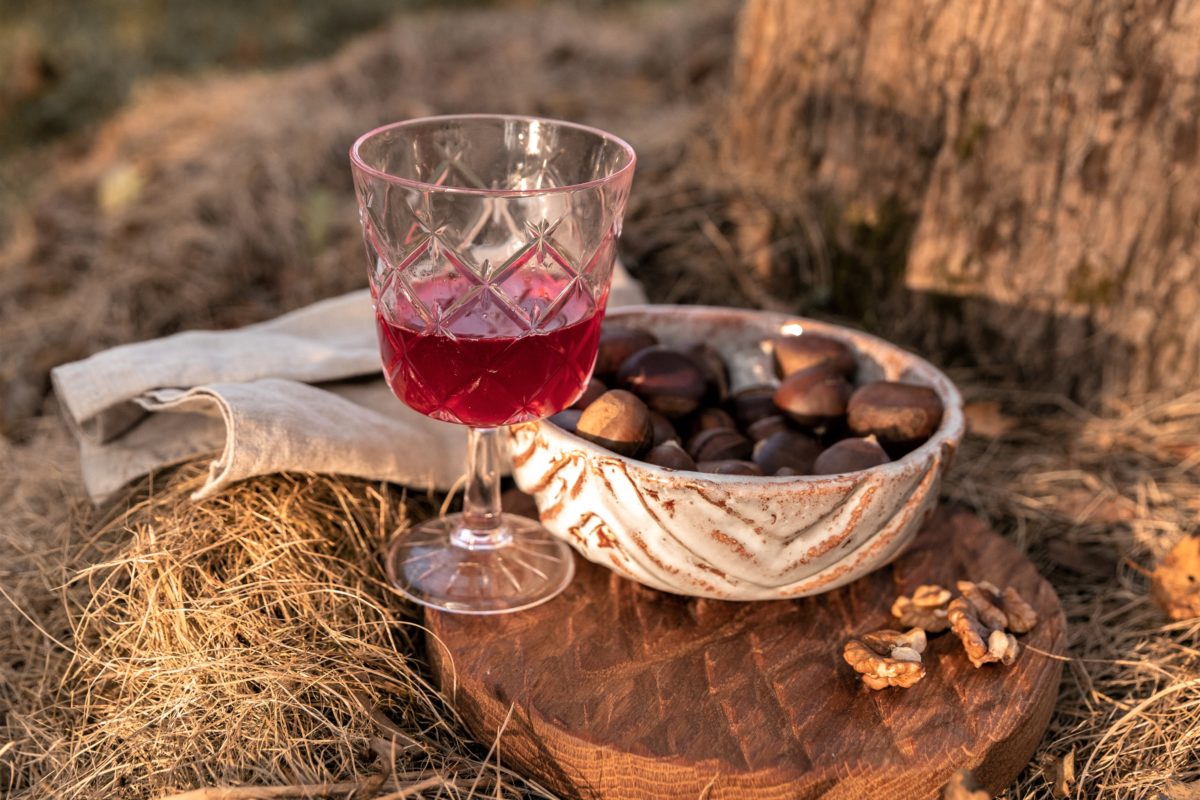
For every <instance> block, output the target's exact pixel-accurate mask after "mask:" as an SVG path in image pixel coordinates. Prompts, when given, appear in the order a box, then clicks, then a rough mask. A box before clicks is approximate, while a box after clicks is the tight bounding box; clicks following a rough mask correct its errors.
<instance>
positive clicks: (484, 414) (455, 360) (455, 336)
mask: <svg viewBox="0 0 1200 800" xmlns="http://www.w3.org/2000/svg"><path fill="white" fill-rule="evenodd" d="M513 283H516V285H515V286H505V287H504V289H505V290H506V291H505V294H504V296H503V297H501V296H500V295H499V292H498V291H497V292H491V291H489V290H488V289H487V288H486V287H479V288H478V289H477V290H476V295H475V296H474V297H473V298H471V299H470V300H468V302H467V303H466V304H462V303H459V308H458V309H457V313H456V312H455V311H454V310H452V311H451V313H450V314H449V315H445V316H444V317H443V319H442V321H441V324H440V325H439V324H436V323H434V322H432V321H429V320H428V318H429V317H432V316H434V314H431V313H430V311H429V309H442V308H447V307H448V308H451V309H454V301H455V299H456V297H455V292H456V291H457V287H455V286H453V285H451V282H448V281H445V280H436V279H435V280H430V281H426V282H424V283H417V284H415V285H413V286H412V287H411V295H415V296H416V297H417V298H418V299H419V300H420V301H421V303H422V306H423V308H422V310H421V311H418V310H417V309H416V308H415V307H414V304H412V303H411V302H410V301H409V300H408V299H407V298H408V296H409V293H388V294H385V295H383V296H382V297H380V298H379V299H377V300H376V311H375V323H376V330H377V332H378V334H379V346H380V351H381V353H382V356H383V368H384V375H385V377H386V378H387V382H388V385H389V386H390V387H391V388H392V392H393V393H395V395H396V396H397V397H398V398H400V399H401V400H403V401H404V403H405V405H407V406H409V407H410V408H412V409H414V410H416V411H419V412H421V413H422V414H425V415H427V416H430V417H433V418H435V419H440V420H443V421H445V422H457V423H461V424H465V425H472V426H475V427H481V428H490V427H495V426H497V425H511V424H514V423H518V422H528V421H530V420H535V419H542V418H544V417H548V416H550V415H552V414H556V413H558V412H559V411H561V410H562V409H564V408H566V407H568V406H569V405H571V404H572V403H573V402H575V400H576V399H577V398H578V397H579V395H580V394H582V392H583V390H584V388H585V387H586V386H587V382H588V378H589V377H591V373H592V367H593V366H594V365H595V362H596V347H597V343H598V341H599V337H600V323H601V321H602V319H603V318H604V305H605V300H606V299H607V298H606V296H601V298H600V300H599V302H597V301H596V300H594V299H593V298H592V297H591V295H590V294H589V293H588V292H586V291H574V289H573V285H572V282H571V279H570V278H569V277H568V276H556V275H547V274H542V275H538V274H536V273H535V274H531V275H520V276H517V279H516V280H515V281H513ZM509 292H511V295H512V296H510V294H509ZM383 304H391V306H392V307H391V308H385V307H384V306H383ZM397 305H399V306H401V307H400V308H397V307H396V306H397ZM385 311H386V312H387V313H385ZM535 315H536V316H537V317H538V318H539V321H540V324H539V325H538V329H539V330H537V331H536V332H532V331H529V330H527V327H528V323H527V322H526V321H525V320H526V319H528V318H529V317H532V316H535ZM389 317H390V318H391V319H393V320H403V321H404V322H402V323H401V324H396V323H393V322H391V321H390V320H389Z"/></svg>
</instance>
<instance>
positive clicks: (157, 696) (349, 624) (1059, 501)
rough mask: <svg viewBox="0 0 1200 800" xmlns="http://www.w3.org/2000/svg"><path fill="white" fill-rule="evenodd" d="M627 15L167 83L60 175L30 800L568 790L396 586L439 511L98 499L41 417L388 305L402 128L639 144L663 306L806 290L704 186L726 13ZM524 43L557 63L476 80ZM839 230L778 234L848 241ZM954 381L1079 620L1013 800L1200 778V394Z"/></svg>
mask: <svg viewBox="0 0 1200 800" xmlns="http://www.w3.org/2000/svg"><path fill="white" fill-rule="evenodd" d="M624 13H625V14H626V16H624V17H620V18H616V17H603V16H601V17H599V18H587V19H586V20H583V19H581V18H580V17H578V16H573V15H571V14H569V13H567V12H561V13H560V12H554V13H553V14H546V13H545V12H538V13H533V12H530V13H524V14H508V15H505V16H500V15H496V14H490V13H476V14H471V15H459V16H456V17H454V18H446V17H439V16H429V17H421V18H417V19H410V20H407V21H405V22H404V23H403V24H400V25H397V26H396V27H394V28H393V29H391V30H390V31H388V32H386V33H381V34H378V35H375V36H372V37H368V38H367V39H365V40H364V41H362V42H360V43H359V44H357V45H355V46H354V47H352V48H351V49H349V50H348V51H347V52H345V53H343V54H341V55H339V56H337V57H336V58H334V59H332V60H330V61H329V62H328V63H327V64H324V65H319V66H315V67H306V68H302V69H298V70H294V71H291V72H286V73H282V74H280V75H275V76H259V77H253V78H249V79H239V80H236V81H234V80H229V79H224V80H218V81H209V82H207V83H205V84H203V85H200V86H198V87H197V86H188V87H180V86H174V87H166V88H164V87H159V88H158V89H156V90H152V91H149V92H143V94H142V96H141V99H140V100H138V101H137V102H136V103H135V104H134V105H133V106H132V107H131V108H130V109H129V110H128V111H126V112H124V113H123V114H122V115H121V116H120V117H118V118H117V119H116V120H115V121H114V122H113V123H112V124H110V125H109V126H106V128H105V129H104V130H103V131H102V132H101V133H100V134H99V135H98V137H97V138H96V139H95V141H93V142H90V143H88V146H87V147H85V148H83V149H82V151H81V155H80V156H79V157H78V158H77V159H76V160H74V161H71V162H68V163H64V164H61V165H59V166H58V167H57V168H56V170H55V172H54V173H53V174H52V175H51V176H50V177H49V178H48V179H47V181H46V183H45V185H44V187H43V190H42V193H41V195H40V196H39V198H38V199H37V200H36V201H35V202H34V204H33V215H32V216H31V217H29V219H28V220H26V223H25V225H24V226H23V227H22V228H21V231H22V233H21V235H19V236H18V237H16V238H14V239H13V240H12V241H10V242H9V243H8V244H7V245H6V246H5V248H4V250H3V252H2V253H0V319H2V320H3V323H4V342H5V347H4V349H3V351H2V352H0V390H2V391H0V398H3V400H4V403H3V406H2V408H3V409H4V413H5V419H4V420H3V425H2V426H0V427H3V429H5V430H7V431H9V433H10V435H11V438H10V439H9V440H4V439H2V438H0V589H2V590H3V597H0V653H3V655H2V656H0V708H3V709H5V712H4V717H3V720H2V721H0V787H5V788H6V789H8V790H9V792H10V793H11V794H12V796H14V797H17V798H22V799H24V798H43V797H62V798H74V797H81V798H92V797H105V798H107V797H114V798H126V797H128V798H159V797H163V796H165V795H169V794H171V793H174V792H186V791H191V790H198V791H199V793H197V794H191V795H188V797H189V798H191V800H215V798H220V797H227V798H230V799H231V800H232V799H233V798H240V797H245V796H251V795H249V794H247V793H245V792H243V793H240V794H239V793H236V792H235V793H232V794H230V793H226V792H219V791H216V790H213V789H211V788H209V787H215V786H229V785H235V784H255V785H258V786H275V787H279V788H278V790H277V792H276V793H273V794H264V793H263V791H264V790H261V789H259V790H255V792H256V793H254V794H253V795H252V796H255V797H258V796H297V795H304V794H306V793H307V794H308V795H314V794H318V793H319V792H320V791H324V792H325V793H326V794H332V795H333V796H339V797H354V798H379V797H393V798H399V797H407V796H413V797H417V796H422V797H434V796H438V795H439V793H440V796H443V797H446V796H450V797H470V796H488V797H494V796H497V795H499V796H502V797H503V796H510V797H515V796H532V797H537V796H542V795H543V794H544V793H543V792H541V790H540V789H539V788H538V787H536V786H533V785H531V784H528V783H526V782H524V781H522V779H520V778H519V777H518V776H515V775H512V774H511V773H508V772H506V771H505V770H504V769H503V767H502V766H501V765H498V764H497V760H496V758H495V754H494V753H492V752H490V750H491V749H490V746H489V744H490V743H473V742H471V741H470V739H469V737H468V736H467V734H466V732H465V731H464V729H463V728H462V726H461V724H460V722H459V721H458V720H457V718H456V717H455V715H454V712H453V710H452V709H451V708H449V707H448V706H447V705H446V704H445V703H444V702H443V700H442V699H441V698H440V697H439V696H438V695H437V693H436V692H434V691H433V690H432V689H431V688H430V687H429V686H428V684H427V683H426V675H427V673H426V671H425V669H424V666H423V664H422V661H421V658H422V653H421V647H422V637H421V636H420V635H419V631H417V630H416V629H415V628H414V627H413V626H412V623H411V618H410V617H409V616H408V613H409V612H408V610H407V609H405V608H404V607H402V606H400V605H398V604H397V603H396V602H395V599H394V597H393V596H392V595H391V594H390V593H389V591H388V590H387V589H386V588H385V587H384V586H383V584H382V583H381V580H380V577H381V576H380V575H379V567H378V559H377V554H378V550H379V547H380V545H381V543H382V541H383V540H384V538H385V537H386V536H388V535H389V534H390V533H391V532H392V530H394V529H396V528H398V527H401V526H403V525H404V524H406V522H407V521H408V520H409V518H410V517H413V518H415V517H417V516H420V515H423V514H426V513H428V512H429V510H430V509H431V505H430V498H426V497H420V498H404V497H403V495H401V494H400V493H399V492H398V491H397V490H395V489H393V488H388V487H381V486H376V485H371V484H368V483H364V482H360V481H348V480H339V479H335V478H329V477H314V476H279V477H272V478H266V479H261V480H255V481H251V482H247V483H245V484H243V485H240V486H238V487H235V488H233V489H232V490H230V491H228V492H225V493H223V494H222V495H220V496H219V497H217V498H213V499H211V500H209V501H206V502H204V503H201V504H190V503H188V502H187V501H186V495H187V493H188V491H190V485H191V484H192V483H193V482H194V481H195V479H196V472H195V468H184V469H181V470H179V471H177V472H174V473H170V474H167V475H162V476H158V477H157V478H156V479H155V480H154V481H152V482H149V483H147V484H145V485H142V486H139V487H137V488H135V489H134V490H132V491H131V493H130V495H129V496H128V497H127V498H124V499H123V500H122V501H120V502H118V503H117V504H115V505H113V506H112V507H110V508H108V509H106V510H105V511H102V512H97V511H95V510H93V509H91V508H89V507H87V506H86V505H84V504H83V503H82V500H81V498H82V497H83V494H82V491H81V488H80V486H79V485H78V478H77V476H76V473H75V468H74V459H75V453H74V450H73V448H72V446H71V443H70V442H69V440H68V438H67V436H66V434H65V432H64V430H63V429H62V427H61V425H60V424H59V423H58V422H57V421H56V420H55V419H54V418H53V417H52V416H49V415H46V414H45V412H46V411H48V410H49V409H50V406H49V404H48V403H47V400H46V395H45V382H44V378H45V369H46V367H48V366H49V365H51V364H52V363H54V362H56V361H59V360H62V359H64V358H71V357H74V356H76V355H80V354H82V353H84V352H88V351H90V350H93V349H98V348H100V347H103V346H106V345H108V344H112V343H115V342H119V341H126V340H130V339H134V338H139V337H145V336H152V335H157V334H161V333H165V332H168V331H171V330H174V329H176V328H179V327H192V326H199V325H218V326H221V325H233V324H239V323H242V322H245V321H248V320H252V319H260V318H263V317H267V316H271V315H273V314H275V313H277V312H278V311H280V310H282V309H284V308H288V307H293V306H296V305H299V304H302V303H304V302H307V301H309V300H311V299H314V298H316V297H319V296H323V295H326V294H329V293H331V292H334V291H339V290H341V289H344V288H349V287H351V286H354V285H358V284H359V283H360V282H361V277H360V275H361V271H360V270H359V269H357V268H351V265H355V267H356V265H358V264H359V260H360V259H361V254H360V250H359V248H360V245H359V243H358V241H357V231H356V230H355V223H354V220H353V217H352V208H353V206H352V203H351V202H350V199H349V183H348V176H347V171H346V169H345V163H344V151H345V146H347V145H348V139H349V138H350V137H351V136H352V135H353V134H354V133H355V132H357V131H358V130H359V129H361V128H363V127H365V126H366V125H368V124H369V123H370V122H371V121H372V120H373V119H375V118H383V117H396V116H402V115H404V114H409V113H416V112H426V111H453V110H462V109H465V108H483V109H501V108H503V109H507V110H516V111H533V112H538V113H546V114H552V115H560V116H568V117H577V118H583V119H587V120H590V121H592V122H596V123H599V124H602V125H606V126H609V127H612V128H613V129H615V130H619V131H621V132H622V133H626V134H628V135H629V137H630V138H631V139H632V140H633V142H634V144H635V146H637V147H638V149H639V152H640V153H641V156H642V159H641V164H640V166H639V179H638V186H637V189H636V191H635V193H634V200H633V207H632V208H631V212H630V220H629V223H628V224H627V226H626V241H627V244H628V247H629V252H630V253H631V254H632V255H633V256H634V258H635V260H636V263H637V265H638V267H639V268H640V275H641V277H643V278H644V279H645V280H646V281H647V283H648V288H649V290H650V293H651V295H652V297H654V298H655V299H656V300H663V301H692V302H695V301H708V302H724V303H729V302H738V303H742V304H758V305H773V304H776V303H778V302H779V299H778V298H776V297H773V296H770V295H768V294H766V293H765V292H764V291H763V290H762V289H761V287H759V286H757V285H756V284H754V283H752V282H750V281H748V280H747V277H746V276H747V275H748V274H749V273H748V270H747V269H746V268H745V266H746V265H745V264H744V263H743V262H742V260H741V259H744V258H745V257H746V254H747V253H749V254H750V255H751V256H753V255H754V253H755V251H754V246H755V245H754V243H753V242H750V243H747V242H744V241H742V242H738V241H732V239H734V238H735V237H736V235H737V234H736V231H737V229H738V225H737V224H736V223H737V222H738V219H739V215H745V214H749V215H751V216H752V215H753V214H754V209H753V208H752V207H741V208H739V207H737V206H731V205H730V204H729V202H728V195H727V193H726V192H725V191H724V190H723V189H722V187H720V186H716V185H714V184H713V183H712V182H711V181H709V180H705V179H704V176H705V174H706V173H707V172H708V171H710V170H709V168H710V166H711V163H712V153H713V152H714V149H713V148H714V144H713V138H714V137H713V136H712V134H711V127H710V126H709V125H708V124H707V120H708V119H710V118H711V117H712V114H713V106H712V105H711V103H712V101H713V98H714V96H716V95H717V94H718V93H719V90H720V86H721V74H720V72H721V70H722V69H723V67H722V66H720V65H723V64H725V63H726V62H727V59H728V39H727V35H726V33H725V31H726V29H727V27H728V24H729V13H728V10H727V9H725V8H721V7H714V8H708V7H705V9H704V10H703V11H702V12H698V11H696V10H695V7H693V6H688V7H687V8H685V9H680V8H677V7H675V6H662V7H654V9H653V10H650V11H646V10H643V11H637V12H624ZM630 15H632V16H630ZM503 26H507V27H504V29H505V30H515V29H518V28H519V29H521V30H523V31H525V36H526V38H524V39H520V40H518V41H534V40H536V41H538V42H539V44H538V46H537V47H524V48H522V47H515V46H514V47H513V48H512V50H511V52H509V51H507V50H506V51H504V52H503V53H502V57H497V58H493V59H491V60H490V61H487V62H483V61H477V60H472V59H471V54H472V53H478V52H488V47H489V46H490V45H492V44H493V43H494V42H496V41H497V30H498V29H500V27H503ZM452 31H453V33H454V36H450V33H451V32H452ZM500 38H501V39H503V38H504V37H500ZM446 42H452V44H451V45H447V44H446ZM491 52H493V54H494V52H495V51H494V50H493V51H491ZM497 64H501V65H502V67H500V68H498V67H497V66H496V65H497ZM649 75H652V76H653V80H650V79H649V78H648V77H647V76H649ZM164 98H169V100H170V103H165V102H164ZM481 98H485V99H484V100H481ZM131 170H132V171H131ZM130 176H133V180H132V181H130ZM231 187H233V188H231ZM815 236H816V234H812V233H804V232H803V231H801V232H800V233H797V234H796V235H795V238H794V240H788V241H782V242H768V243H762V246H763V247H768V248H771V249H772V252H776V251H779V250H780V249H783V250H787V249H789V248H790V249H794V250H795V251H796V252H808V253H819V252H820V247H819V246H818V245H819V242H815V241H812V240H811V239H812V238H813V237H815ZM739 253H741V254H742V255H741V256H739V255H738V254H739ZM822 264H824V262H823V261H821V260H820V259H815V260H814V261H813V269H819V268H821V269H823V268H827V267H828V265H827V264H825V266H824V267H822ZM956 378H957V379H958V380H959V382H960V384H961V385H962V386H963V387H964V388H965V390H966V392H967V394H968V399H970V400H972V401H987V402H991V403H994V404H996V405H995V406H993V407H991V408H992V413H990V414H989V413H986V412H980V411H979V409H980V408H986V407H981V406H976V407H975V409H976V412H975V414H974V418H975V421H976V423H978V424H981V425H985V426H986V425H987V424H989V423H990V427H991V429H992V430H991V433H990V434H989V435H979V434H976V435H972V436H971V437H969V438H968V440H967V442H966V444H965V446H964V448H963V450H962V453H961V456H960V458H959V459H958V463H957V465H956V468H955V469H954V470H953V471H952V473H951V475H950V480H949V483H948V484H947V486H946V488H945V493H946V495H947V496H948V499H949V500H951V501H954V502H958V503H962V504H965V505H967V506H969V507H970V508H972V509H974V510H975V511H976V512H977V513H979V514H981V515H982V516H984V517H985V518H986V519H988V521H989V522H991V523H992V524H993V525H994V526H995V527H997V528H998V529H1000V530H1002V531H1003V532H1004V533H1005V534H1006V535H1008V536H1009V537H1010V538H1011V539H1012V540H1013V541H1014V542H1016V543H1017V544H1018V545H1019V546H1020V547H1022V548H1023V549H1024V550H1025V551H1026V552H1027V553H1028V554H1029V555H1030V557H1031V558H1032V559H1033V560H1034V561H1035V562H1036V563H1037V564H1038V566H1039V567H1040V568H1041V569H1042V571H1043V572H1044V573H1045V574H1046V575H1047V576H1048V577H1049V578H1050V580H1051V581H1052V582H1053V583H1054V585H1055V586H1056V587H1057V589H1058V591H1059V593H1060V596H1061V597H1062V600H1063V604H1064V607H1065V608H1066V611H1067V616H1068V620H1069V621H1070V636H1071V642H1070V655H1071V662H1070V664H1069V665H1068V669H1067V671H1066V674H1067V678H1066V680H1065V681H1064V684H1063V687H1062V693H1061V696H1060V698H1059V703H1058V707H1057V711H1056V714H1055V717H1054V719H1053V721H1052V723H1051V729H1050V731H1049V733H1048V734H1047V736H1046V738H1045V740H1044V741H1043V743H1042V745H1041V748H1040V750H1039V753H1038V755H1037V756H1036V757H1035V760H1034V762H1033V763H1032V764H1031V765H1030V767H1029V768H1028V769H1027V770H1026V771H1025V772H1024V774H1023V775H1022V776H1021V778H1020V779H1019V781H1018V783H1017V785H1016V786H1014V787H1013V789H1012V790H1011V791H1010V793H1009V794H1010V796H1011V797H1014V798H1043V797H1049V796H1050V784H1049V783H1048V781H1047V779H1046V777H1045V776H1044V774H1043V767H1045V766H1050V765H1051V764H1052V761H1053V760H1054V759H1056V758H1061V757H1062V756H1065V755H1067V754H1068V753H1070V752H1072V751H1073V752H1074V758H1075V764H1076V772H1077V778H1076V781H1075V783H1074V786H1073V788H1074V791H1075V793H1076V795H1077V796H1080V797H1131V798H1152V797H1155V796H1156V793H1157V792H1159V791H1160V790H1163V789H1164V787H1166V786H1167V782H1168V781H1170V780H1176V781H1197V780H1200V763H1198V762H1197V759H1196V757H1195V752H1196V751H1197V750H1198V749H1200V682H1198V680H1200V650H1198V649H1197V648H1198V644H1197V643H1198V642H1200V622H1196V621H1192V622H1190V623H1173V624H1169V623H1168V622H1167V621H1166V620H1165V618H1164V617H1163V616H1162V615H1161V614H1160V613H1159V612H1158V611H1157V609H1155V608H1154V606H1153V605H1152V604H1151V602H1150V599H1149V592H1148V579H1147V576H1146V575H1145V570H1146V568H1148V567H1149V566H1151V565H1152V564H1153V562H1154V559H1155V558H1156V557H1157V556H1159V555H1160V554H1162V553H1163V552H1165V551H1166V549H1167V548H1168V547H1169V546H1170V545H1171V544H1172V543H1173V542H1174V541H1175V540H1176V539H1177V538H1178V537H1180V536H1182V535H1186V534H1188V533H1196V532H1197V527H1198V525H1197V520H1198V519H1200V434H1198V433H1197V431H1200V396H1197V395H1190V396H1187V397H1177V398H1143V399H1139V400H1137V401H1136V402H1132V401H1131V402H1130V404H1129V405H1128V406H1127V407H1113V408H1109V409H1106V410H1105V411H1104V412H1103V413H1102V414H1099V415H1096V414H1092V413H1089V412H1086V411H1084V410H1082V409H1079V408H1077V407H1076V406H1074V405H1072V404H1070V403H1068V402H1067V401H1064V400H1062V399H1060V398H1056V397H1052V396H1043V395H1036V394H1031V393H1029V392H1022V391H1019V390H1016V389H1013V390H1009V389H1005V388H1003V387H997V386H995V385H994V383H992V382H990V381H988V380H985V379H983V378H982V377H981V376H979V375H977V374H972V373H960V374H958V375H957V376H956ZM1005 428H1008V430H1007V431H1006V432H1001V431H1002V430H1003V429H1005ZM322 787H323V788H322ZM289 793H290V794H289Z"/></svg>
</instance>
